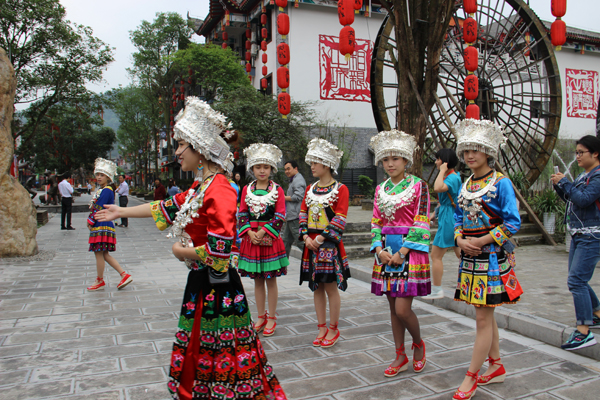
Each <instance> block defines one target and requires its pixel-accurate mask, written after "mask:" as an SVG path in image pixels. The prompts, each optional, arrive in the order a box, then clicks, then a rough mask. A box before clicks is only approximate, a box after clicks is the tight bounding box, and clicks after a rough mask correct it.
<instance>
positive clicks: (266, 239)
mask: <svg viewBox="0 0 600 400" xmlns="http://www.w3.org/2000/svg"><path fill="white" fill-rule="evenodd" d="M258 245H259V246H264V247H270V246H273V238H272V237H271V236H269V235H267V234H265V236H263V237H262V239H260V242H259V243H258Z"/></svg>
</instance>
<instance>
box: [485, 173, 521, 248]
mask: <svg viewBox="0 0 600 400" xmlns="http://www.w3.org/2000/svg"><path fill="white" fill-rule="evenodd" d="M496 186H497V188H498V191H497V195H496V200H498V203H499V204H498V206H499V207H500V214H501V216H502V224H501V225H498V226H497V227H495V228H494V229H492V230H491V231H490V235H492V237H493V238H494V241H495V242H496V243H498V244H499V245H500V246H502V245H503V244H504V243H506V241H508V239H509V238H510V237H511V236H513V235H514V234H516V233H517V232H518V231H519V229H520V228H521V216H520V215H519V209H518V208H517V201H516V197H515V191H514V189H513V186H512V183H511V181H510V179H508V178H503V179H501V180H500V181H499V182H498V183H497V184H496Z"/></svg>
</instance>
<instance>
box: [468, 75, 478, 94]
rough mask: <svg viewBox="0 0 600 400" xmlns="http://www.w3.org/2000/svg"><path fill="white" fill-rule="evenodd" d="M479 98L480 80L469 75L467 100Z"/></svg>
mask: <svg viewBox="0 0 600 400" xmlns="http://www.w3.org/2000/svg"><path fill="white" fill-rule="evenodd" d="M477 96H479V78H477V76H475V75H469V76H467V77H466V78H465V98H466V99H467V100H475V99H476V98H477Z"/></svg>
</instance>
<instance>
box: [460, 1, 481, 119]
mask: <svg viewBox="0 0 600 400" xmlns="http://www.w3.org/2000/svg"><path fill="white" fill-rule="evenodd" d="M463 9H464V11H465V14H467V15H468V16H469V17H467V18H465V20H464V21H463V39H464V40H465V44H466V45H467V48H466V49H465V51H464V54H463V57H464V62H465V69H466V71H467V77H466V78H465V82H464V95H465V98H466V99H467V100H468V102H469V104H468V105H467V109H466V118H472V119H480V113H479V106H478V105H477V104H475V100H476V99H477V97H479V78H477V76H476V75H475V71H477V68H478V67H479V51H478V50H477V47H475V43H476V42H477V33H478V26H477V21H476V20H475V18H474V16H475V13H476V12H477V1H476V0H464V1H463Z"/></svg>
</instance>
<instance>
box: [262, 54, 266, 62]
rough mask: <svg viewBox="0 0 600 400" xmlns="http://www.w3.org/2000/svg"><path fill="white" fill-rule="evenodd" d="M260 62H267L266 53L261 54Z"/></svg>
mask: <svg viewBox="0 0 600 400" xmlns="http://www.w3.org/2000/svg"><path fill="white" fill-rule="evenodd" d="M262 62H263V64H266V63H267V53H263V55H262Z"/></svg>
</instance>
